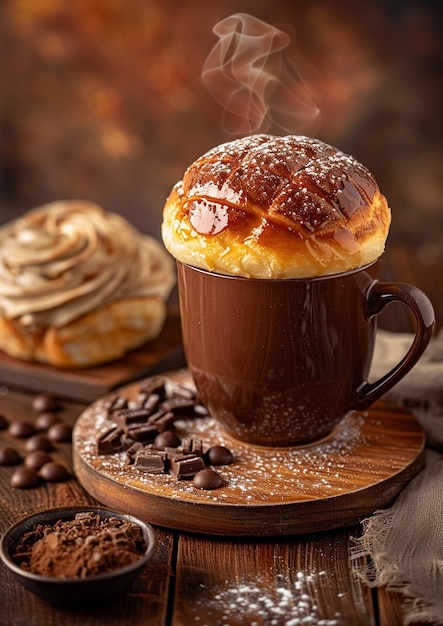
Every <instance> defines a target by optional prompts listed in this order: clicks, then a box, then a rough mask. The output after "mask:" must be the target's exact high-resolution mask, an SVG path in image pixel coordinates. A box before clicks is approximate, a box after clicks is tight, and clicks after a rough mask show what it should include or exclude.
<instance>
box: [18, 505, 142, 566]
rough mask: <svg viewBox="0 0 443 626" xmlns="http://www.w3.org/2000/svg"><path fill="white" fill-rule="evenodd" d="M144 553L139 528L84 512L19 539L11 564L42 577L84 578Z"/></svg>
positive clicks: (129, 523)
mask: <svg viewBox="0 0 443 626" xmlns="http://www.w3.org/2000/svg"><path fill="white" fill-rule="evenodd" d="M145 551H146V544H145V542H144V539H143V533H142V530H141V528H140V526H138V525H137V524H134V523H131V522H128V521H125V520H121V519H119V518H117V517H107V518H101V517H100V516H99V515H97V514H95V513H92V512H87V513H79V514H77V515H76V516H75V518H74V519H73V520H65V521H63V520H59V521H57V522H56V523H55V524H52V525H43V524H38V525H36V527H35V528H34V529H33V530H31V531H29V532H27V533H25V534H24V535H23V536H22V537H21V538H20V540H19V542H18V543H17V546H16V549H15V554H14V560H15V562H16V563H17V564H18V565H20V567H22V568H23V569H25V570H28V571H31V572H33V573H35V574H40V575H42V576H50V577H54V578H86V577H88V576H95V575H97V574H105V573H107V572H111V571H113V570H115V569H118V568H120V567H124V566H125V565H130V564H131V563H133V562H134V561H137V560H138V559H139V558H140V557H141V556H142V555H143V554H144V552H145Z"/></svg>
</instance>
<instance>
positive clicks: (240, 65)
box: [202, 13, 320, 134]
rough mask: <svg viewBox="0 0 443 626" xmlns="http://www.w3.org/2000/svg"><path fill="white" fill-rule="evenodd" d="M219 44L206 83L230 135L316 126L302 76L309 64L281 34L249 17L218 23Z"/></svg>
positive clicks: (238, 16)
mask: <svg viewBox="0 0 443 626" xmlns="http://www.w3.org/2000/svg"><path fill="white" fill-rule="evenodd" d="M213 32H214V33H215V34H216V35H217V36H218V38H219V41H218V42H217V43H216V44H215V46H214V48H213V49H212V50H211V52H210V53H209V55H208V58H207V59H206V61H205V64H204V66H203V70H202V80H203V83H204V84H205V86H206V88H207V89H208V91H209V92H210V93H211V94H212V96H213V97H214V98H215V99H216V100H217V102H218V103H219V104H220V105H221V106H222V107H223V128H224V130H225V131H226V132H228V133H230V134H251V133H255V132H267V131H269V130H270V129H271V128H273V127H276V128H279V129H281V130H283V131H285V132H302V131H303V132H305V133H306V132H307V131H308V130H311V131H312V130H313V128H314V127H318V124H319V119H320V111H319V109H318V107H317V106H316V104H315V102H314V99H313V96H312V92H311V90H310V85H309V84H308V81H307V80H306V78H303V77H302V73H301V67H302V66H303V68H305V67H306V62H305V61H304V60H303V59H302V58H301V56H300V55H298V54H297V53H295V52H294V51H293V50H292V51H291V50H290V44H291V39H290V37H289V36H288V35H287V34H286V33H284V32H283V31H281V30H279V29H278V28H275V27H274V26H271V25H269V24H267V23H266V22H263V21H261V20H259V19H257V18H255V17H253V16H251V15H247V14H245V13H236V14H234V15H231V16H230V17H227V18H225V19H223V20H221V21H220V22H218V23H217V24H216V25H215V26H214V28H213Z"/></svg>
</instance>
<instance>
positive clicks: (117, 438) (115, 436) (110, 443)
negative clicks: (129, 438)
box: [97, 426, 123, 455]
mask: <svg viewBox="0 0 443 626" xmlns="http://www.w3.org/2000/svg"><path fill="white" fill-rule="evenodd" d="M122 434H123V430H122V429H121V428H120V427H119V426H113V427H112V428H110V429H109V430H107V431H106V432H105V433H104V434H103V435H101V436H100V437H99V438H98V440H97V454H99V455H101V454H115V453H116V452H121V450H122V443H121V436H122Z"/></svg>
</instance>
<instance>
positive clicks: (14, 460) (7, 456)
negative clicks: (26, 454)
mask: <svg viewBox="0 0 443 626" xmlns="http://www.w3.org/2000/svg"><path fill="white" fill-rule="evenodd" d="M20 461H21V456H20V454H19V453H18V452H17V450H14V448H7V447H2V448H0V465H17V464H18V463H20Z"/></svg>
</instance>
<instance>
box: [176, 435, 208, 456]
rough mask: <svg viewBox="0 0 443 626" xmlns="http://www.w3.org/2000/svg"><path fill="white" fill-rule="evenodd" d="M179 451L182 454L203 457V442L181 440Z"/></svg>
mask: <svg viewBox="0 0 443 626" xmlns="http://www.w3.org/2000/svg"><path fill="white" fill-rule="evenodd" d="M181 450H182V452H183V454H195V455H196V456H203V442H202V440H201V439H193V438H192V439H183V440H182V445H181Z"/></svg>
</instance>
